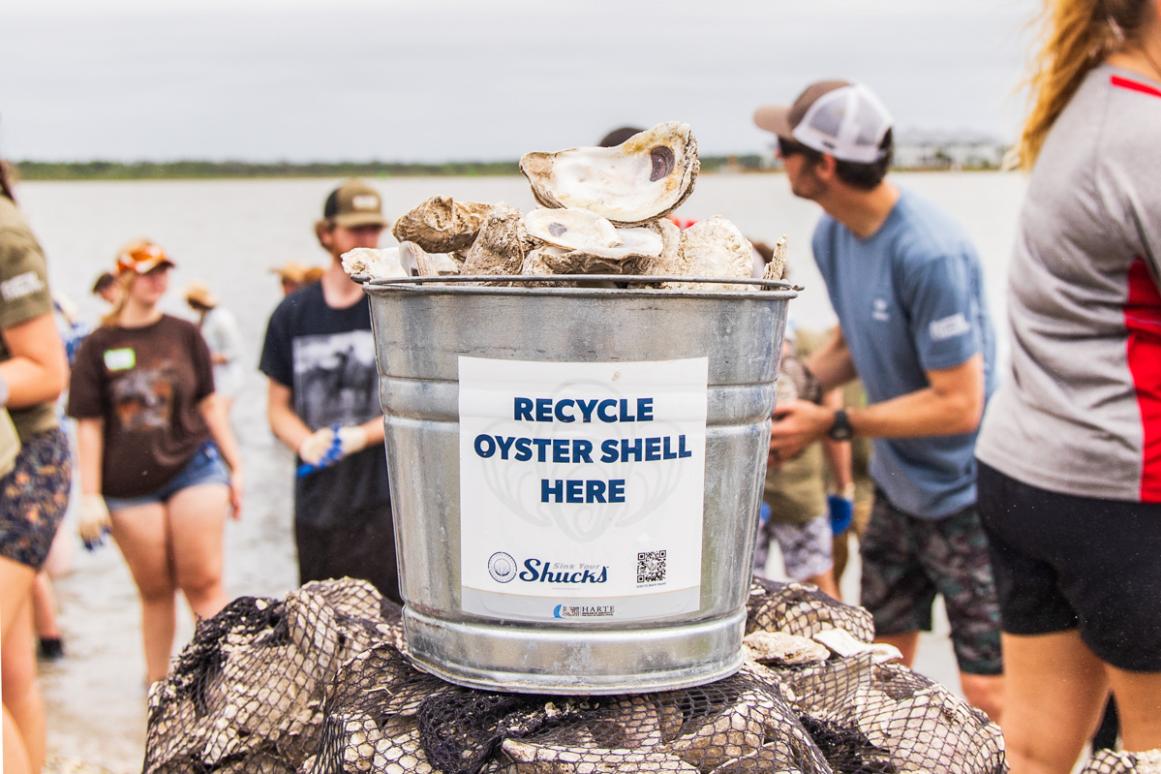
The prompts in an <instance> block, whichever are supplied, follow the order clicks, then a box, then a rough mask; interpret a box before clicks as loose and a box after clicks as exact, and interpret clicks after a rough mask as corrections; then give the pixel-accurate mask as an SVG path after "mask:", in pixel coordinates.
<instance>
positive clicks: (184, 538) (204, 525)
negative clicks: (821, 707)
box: [166, 484, 230, 618]
mask: <svg viewBox="0 0 1161 774" xmlns="http://www.w3.org/2000/svg"><path fill="white" fill-rule="evenodd" d="M229 510H230V505H229V490H228V489H227V488H226V487H225V486H224V485H222V484H203V485H200V486H192V487H189V488H187V489H182V490H181V491H179V492H178V493H177V494H175V495H174V496H173V497H171V498H170V499H169V502H168V503H166V512H167V517H168V519H169V532H170V538H171V540H172V546H173V560H174V561H173V566H174V574H175V577H176V579H177V586H178V588H180V589H181V590H182V593H184V594H185V598H186V599H187V600H188V601H189V606H190V609H191V610H193V611H194V614H195V615H197V616H198V617H200V618H209V617H211V616H213V615H215V614H216V613H217V612H218V611H219V610H221V609H222V608H223V607H225V605H226V593H225V590H224V589H223V587H222V565H223V561H222V545H223V542H224V537H225V535H224V533H225V526H226V515H227V513H229Z"/></svg>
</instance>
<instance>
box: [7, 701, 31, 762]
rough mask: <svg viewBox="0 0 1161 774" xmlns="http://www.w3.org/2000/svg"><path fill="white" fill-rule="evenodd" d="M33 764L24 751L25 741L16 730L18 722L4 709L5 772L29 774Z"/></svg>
mask: <svg viewBox="0 0 1161 774" xmlns="http://www.w3.org/2000/svg"><path fill="white" fill-rule="evenodd" d="M31 771H32V764H31V763H29V762H28V752H27V751H26V750H25V749H24V739H23V738H21V736H20V731H19V730H18V729H17V728H16V721H15V720H13V719H12V716H11V715H9V714H8V708H7V707H5V708H4V772H5V774H29V773H30V772H31Z"/></svg>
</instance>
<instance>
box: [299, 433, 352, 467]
mask: <svg viewBox="0 0 1161 774" xmlns="http://www.w3.org/2000/svg"><path fill="white" fill-rule="evenodd" d="M322 443H326V444H327V445H326V446H325V447H322V446H321V444H322ZM324 448H325V451H323V449H324ZM320 451H321V454H320ZM298 456H299V457H300V458H301V459H302V460H303V463H302V464H301V465H299V466H298V471H297V472H298V477H299V478H303V477H305V476H309V475H310V474H312V473H317V472H319V471H320V470H322V469H323V468H329V467H330V466H331V465H334V464H335V463H336V462H338V461H339V460H341V459H342V458H343V441H342V439H341V438H340V437H339V425H338V423H335V424H333V425H331V426H330V427H327V428H323V429H322V430H317V431H315V432H314V433H313V434H312V435H310V436H309V437H307V439H306V440H304V441H303V442H302V445H301V446H300V447H299V449H298Z"/></svg>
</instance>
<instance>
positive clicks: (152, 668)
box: [113, 503, 176, 683]
mask: <svg viewBox="0 0 1161 774" xmlns="http://www.w3.org/2000/svg"><path fill="white" fill-rule="evenodd" d="M113 539H114V540H115V541H117V547H118V548H120V549H121V555H122V556H124V557H125V563H126V564H128V565H129V572H130V573H132V575H133V582H134V583H135V584H137V594H138V596H139V597H140V598H141V634H142V639H143V642H144V646H145V674H146V679H147V680H148V681H149V682H151V683H152V682H155V681H157V680H160V679H162V678H163V677H165V674H166V672H167V671H169V656H170V652H171V651H172V650H173V632H174V627H175V626H176V599H175V593H174V592H175V589H176V586H175V583H174V573H173V560H172V558H171V557H170V555H169V536H168V530H167V528H166V523H165V508H164V507H163V506H162V505H161V504H160V503H155V504H149V505H140V506H136V507H133V508H125V509H123V510H119V511H115V512H114V513H113Z"/></svg>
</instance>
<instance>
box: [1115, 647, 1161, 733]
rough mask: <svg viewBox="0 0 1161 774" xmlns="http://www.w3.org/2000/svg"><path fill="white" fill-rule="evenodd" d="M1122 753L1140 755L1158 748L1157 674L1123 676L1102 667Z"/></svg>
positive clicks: (1160, 705)
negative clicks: (1110, 690)
mask: <svg viewBox="0 0 1161 774" xmlns="http://www.w3.org/2000/svg"><path fill="white" fill-rule="evenodd" d="M1105 669H1106V671H1107V673H1108V676H1109V684H1110V685H1112V687H1113V695H1114V696H1116V698H1117V714H1118V717H1119V719H1120V722H1121V740H1122V742H1123V744H1124V746H1125V749H1126V750H1129V751H1132V752H1140V751H1142V750H1153V749H1156V748H1158V747H1161V672H1126V671H1125V670H1123V669H1117V668H1116V667H1112V666H1108V665H1106V666H1105Z"/></svg>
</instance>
